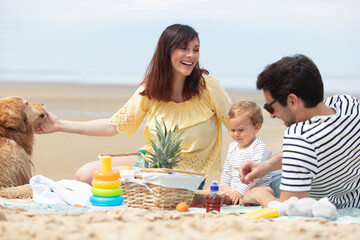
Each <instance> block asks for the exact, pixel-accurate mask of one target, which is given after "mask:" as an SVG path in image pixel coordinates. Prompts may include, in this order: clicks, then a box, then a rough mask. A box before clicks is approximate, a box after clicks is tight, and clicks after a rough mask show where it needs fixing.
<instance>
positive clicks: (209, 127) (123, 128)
mask: <svg viewBox="0 0 360 240" xmlns="http://www.w3.org/2000/svg"><path fill="white" fill-rule="evenodd" d="M203 77H204V79H205V81H206V89H205V90H204V91H203V93H202V95H201V96H200V97H199V96H196V97H193V98H191V99H189V100H187V101H185V102H181V103H175V102H159V101H157V100H154V99H149V98H148V97H146V96H141V95H140V94H139V93H140V92H142V91H143V90H144V87H143V86H140V87H139V88H138V89H137V90H136V92H135V94H134V95H133V96H132V97H131V98H130V99H129V100H128V102H127V103H126V104H125V105H124V106H123V107H122V108H121V109H120V110H119V111H118V112H116V113H115V114H114V115H113V116H112V118H111V124H112V125H115V126H116V127H117V130H118V132H120V133H121V132H125V133H126V134H127V136H129V137H130V136H132V135H133V134H134V133H135V131H136V130H137V129H138V127H139V126H140V124H141V123H142V122H143V120H144V118H145V117H146V116H147V118H146V126H145V129H144V138H145V144H146V146H144V147H143V148H142V149H144V150H145V151H149V150H151V143H150V140H149V139H154V138H156V133H155V117H156V118H157V120H158V121H159V122H161V119H164V122H165V124H166V126H167V128H169V129H170V128H171V129H173V128H174V127H175V125H176V124H177V125H178V126H179V130H180V131H183V134H182V136H181V138H182V139H183V141H182V143H181V147H182V151H181V156H180V163H179V165H178V167H177V168H178V169H181V170H193V171H195V172H199V173H203V174H204V175H205V176H208V175H209V173H210V172H212V173H219V172H220V170H221V143H222V124H221V123H223V124H224V125H225V126H226V128H227V129H229V125H228V117H227V114H228V111H229V109H230V105H231V99H230V97H229V95H228V94H227V93H226V92H225V90H224V88H223V87H222V86H221V85H220V82H219V81H218V80H216V79H215V78H213V77H211V76H208V75H203Z"/></svg>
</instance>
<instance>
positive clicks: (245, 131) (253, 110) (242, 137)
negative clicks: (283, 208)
mask: <svg viewBox="0 0 360 240" xmlns="http://www.w3.org/2000/svg"><path fill="white" fill-rule="evenodd" d="M228 117H229V125H230V131H231V137H232V138H233V139H234V142H232V143H231V144H230V145H229V150H228V153H227V156H226V160H225V163H224V167H223V172H222V174H221V178H220V190H221V191H224V192H225V194H226V197H225V199H226V200H225V202H224V203H226V204H229V203H230V201H231V204H234V205H236V204H239V205H241V201H242V198H243V197H244V194H245V192H246V191H247V190H248V189H250V188H252V187H254V186H269V184H270V180H271V177H270V175H269V174H268V175H266V176H264V177H262V178H258V179H255V180H254V182H252V183H250V184H243V183H242V182H241V181H240V177H239V170H238V168H239V167H240V166H241V165H242V164H243V163H244V162H246V161H252V162H263V161H265V160H267V159H269V158H270V156H271V152H270V150H269V149H268V148H267V146H266V145H265V143H264V142H263V141H262V140H261V138H260V137H259V136H256V134H257V133H258V132H259V130H260V128H261V125H262V123H263V116H262V113H261V108H260V107H259V106H258V105H257V104H256V103H254V102H251V101H239V102H235V103H233V104H232V105H231V108H230V111H229V113H228Z"/></svg>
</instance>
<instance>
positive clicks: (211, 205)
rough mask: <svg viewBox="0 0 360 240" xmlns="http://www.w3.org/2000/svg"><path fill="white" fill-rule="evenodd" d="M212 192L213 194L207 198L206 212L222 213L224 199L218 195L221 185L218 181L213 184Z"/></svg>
mask: <svg viewBox="0 0 360 240" xmlns="http://www.w3.org/2000/svg"><path fill="white" fill-rule="evenodd" d="M210 191H211V193H209V194H208V195H207V196H206V212H211V211H218V212H220V208H221V201H222V197H221V196H220V195H219V194H218V191H219V185H218V182H217V181H212V182H211V186H210Z"/></svg>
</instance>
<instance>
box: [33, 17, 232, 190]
mask: <svg viewBox="0 0 360 240" xmlns="http://www.w3.org/2000/svg"><path fill="white" fill-rule="evenodd" d="M199 50H200V42H199V37H198V33H197V32H196V31H195V30H194V29H193V28H191V27H189V26H187V25H180V24H174V25H171V26H169V27H167V28H166V29H165V30H164V32H163V33H162V35H161V36H160V39H159V41H158V44H157V48H156V50H155V53H154V55H153V57H152V60H151V62H150V64H149V66H148V68H147V71H146V74H145V76H146V77H145V79H144V80H143V82H142V83H141V84H140V87H139V88H138V89H137V91H136V92H135V93H134V95H133V96H132V97H131V98H130V99H129V100H128V102H127V103H126V104H125V105H124V106H123V107H122V108H121V109H120V110H119V111H118V112H117V113H115V114H114V115H113V116H112V117H111V118H110V119H98V120H92V121H85V122H74V121H66V120H62V119H59V118H58V117H57V116H55V115H53V114H51V113H48V117H47V118H46V120H45V121H44V122H43V123H41V124H40V125H39V126H37V127H36V130H35V131H36V133H38V134H41V133H52V132H57V131H62V132H69V133H78V134H84V135H91V136H113V135H116V134H117V133H119V132H125V133H126V134H127V136H129V137H130V136H132V135H133V134H134V133H135V131H136V130H137V129H138V127H139V126H140V124H141V123H142V121H143V120H144V118H145V117H146V116H147V118H146V127H145V130H144V138H145V143H146V146H145V147H144V148H143V149H144V150H146V151H147V150H150V148H151V143H150V141H149V139H150V138H152V139H154V138H155V132H154V129H155V117H156V118H157V119H158V120H159V121H160V119H164V122H165V124H166V126H167V127H168V128H169V129H170V128H171V129H173V128H174V126H175V125H176V124H177V125H178V126H179V130H180V131H183V134H182V139H183V141H182V144H181V147H182V152H181V156H180V163H179V166H178V168H179V169H184V170H193V171H196V172H200V173H203V174H205V176H207V175H208V174H209V172H210V171H218V172H220V169H221V143H222V139H221V136H222V124H221V123H224V125H225V126H226V127H227V128H229V127H228V121H227V113H228V111H229V109H230V104H231V99H230V98H229V96H228V94H227V93H226V92H225V90H224V89H223V88H222V87H221V85H220V83H219V82H218V81H217V80H216V79H214V78H212V77H210V76H208V75H207V74H208V72H207V71H206V70H205V69H201V68H200V67H199ZM135 160H136V159H135V158H134V157H127V158H124V157H122V158H118V159H114V160H113V161H112V165H113V166H121V165H133V164H134V162H135ZM100 165H101V163H100V161H93V162H89V163H86V164H84V165H83V166H82V167H81V168H80V169H79V170H78V171H77V173H76V178H77V179H78V180H79V181H84V182H88V183H90V182H91V179H92V173H93V172H94V171H95V170H98V169H100Z"/></svg>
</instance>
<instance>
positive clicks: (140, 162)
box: [134, 150, 149, 169]
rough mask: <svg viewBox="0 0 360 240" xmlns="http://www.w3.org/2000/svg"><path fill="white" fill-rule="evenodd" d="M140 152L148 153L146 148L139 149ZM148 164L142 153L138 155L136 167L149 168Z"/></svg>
mask: <svg viewBox="0 0 360 240" xmlns="http://www.w3.org/2000/svg"><path fill="white" fill-rule="evenodd" d="M139 153H142V154H144V155H145V154H146V152H145V151H144V150H139ZM148 166H149V164H148V163H147V162H146V161H145V159H144V158H143V157H141V155H138V156H137V159H136V161H135V164H134V169H140V168H147V167H148Z"/></svg>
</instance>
